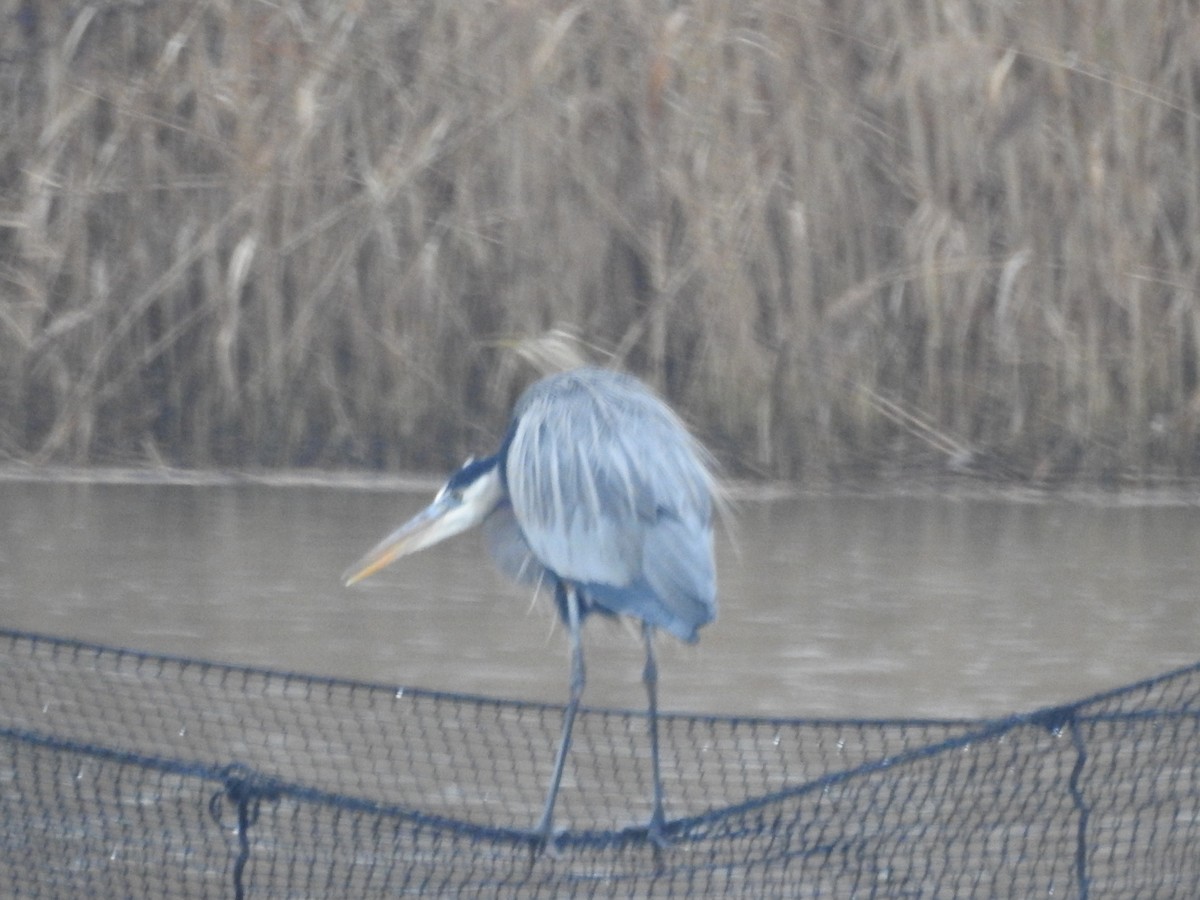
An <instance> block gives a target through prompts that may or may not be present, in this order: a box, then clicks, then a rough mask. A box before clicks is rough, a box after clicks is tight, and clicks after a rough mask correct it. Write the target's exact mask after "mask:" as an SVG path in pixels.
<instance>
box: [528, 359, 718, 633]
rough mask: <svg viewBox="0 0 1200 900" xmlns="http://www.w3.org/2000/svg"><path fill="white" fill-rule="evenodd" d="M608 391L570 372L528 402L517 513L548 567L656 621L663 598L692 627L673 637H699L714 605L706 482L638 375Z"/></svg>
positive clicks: (614, 382) (682, 434) (615, 605)
mask: <svg viewBox="0 0 1200 900" xmlns="http://www.w3.org/2000/svg"><path fill="white" fill-rule="evenodd" d="M603 374H604V375H605V376H611V373H603ZM603 387H604V390H603V392H599V393H598V392H596V391H594V390H593V389H592V385H590V384H589V383H588V382H587V381H585V380H582V379H572V377H571V376H570V375H567V376H562V377H560V378H559V379H557V380H547V381H545V382H541V383H539V385H536V386H535V388H534V389H531V392H530V393H529V394H527V395H526V396H525V397H523V398H522V401H521V402H520V403H519V404H518V408H517V410H516V411H515V413H514V415H515V416H516V419H515V426H514V430H513V433H512V438H511V443H510V444H509V447H508V453H507V458H506V469H505V473H506V479H507V483H508V492H509V498H510V502H511V504H512V511H513V515H514V517H515V519H516V521H517V523H518V524H519V526H520V529H521V531H522V533H523V534H524V537H525V539H526V541H527V543H528V546H529V548H530V549H531V551H532V552H533V554H534V555H535V556H536V557H537V559H538V560H539V561H540V562H541V563H542V565H543V566H545V567H546V568H547V569H550V570H552V571H553V572H555V573H556V574H558V575H559V576H560V577H562V578H565V579H567V580H571V581H575V582H578V583H581V584H588V585H592V586H595V587H596V588H598V589H599V590H597V591H596V593H597V595H598V596H597V599H599V600H600V601H601V602H602V603H603V605H605V606H606V607H608V608H610V609H612V611H614V612H627V613H630V614H634V615H640V616H641V617H642V618H646V619H647V620H648V621H649V620H650V619H651V618H653V617H651V616H647V615H646V614H645V613H644V611H643V610H644V608H645V604H646V603H648V602H653V601H654V599H655V597H654V596H653V595H657V600H658V601H659V602H660V603H661V604H663V605H664V606H665V608H666V609H669V610H671V614H672V616H673V615H675V614H676V613H677V614H678V615H679V616H681V617H682V618H683V620H684V621H686V622H688V623H690V624H689V626H688V627H687V629H681V628H672V629H671V630H673V631H676V632H677V633H679V632H680V631H681V630H688V631H692V630H694V628H695V627H698V624H703V623H704V622H707V621H709V620H710V619H711V618H712V614H713V611H714V609H715V596H714V595H715V587H714V579H713V576H712V559H711V554H712V550H711V547H712V530H711V490H712V484H711V479H710V476H709V475H708V472H707V470H706V469H705V468H704V466H703V464H702V463H701V462H700V460H699V457H698V455H697V449H696V447H695V445H694V443H693V442H692V439H691V437H690V436H689V435H688V434H687V432H686V430H685V429H684V428H683V426H682V425H681V424H680V423H679V422H678V420H676V419H675V417H674V415H673V414H672V413H671V412H670V410H669V409H667V407H666V406H665V405H664V404H662V402H661V401H659V400H658V399H657V398H655V397H654V396H653V395H652V394H650V393H649V392H648V391H646V390H645V389H644V388H642V387H641V386H640V385H638V384H637V382H635V381H633V380H632V379H626V378H623V377H616V376H612V377H608V378H606V381H605V383H604V385H603ZM602 588H608V589H609V590H602ZM647 589H648V590H647ZM621 590H627V591H630V592H631V593H629V594H627V595H625V596H621V595H620V591H621ZM606 596H607V598H608V599H607V601H606ZM625 607H630V608H625ZM664 612H665V610H664ZM658 624H661V623H658Z"/></svg>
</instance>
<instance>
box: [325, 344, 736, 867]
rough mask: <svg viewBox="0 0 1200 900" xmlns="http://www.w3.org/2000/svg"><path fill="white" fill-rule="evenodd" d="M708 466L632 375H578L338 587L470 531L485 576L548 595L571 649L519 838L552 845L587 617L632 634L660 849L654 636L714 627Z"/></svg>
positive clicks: (531, 394)
mask: <svg viewBox="0 0 1200 900" xmlns="http://www.w3.org/2000/svg"><path fill="white" fill-rule="evenodd" d="M719 499H720V495H719V492H718V485H717V480H716V476H715V474H714V467H713V465H712V462H711V457H710V456H709V455H708V453H707V452H706V451H705V450H704V449H703V447H702V446H701V445H700V443H699V442H698V441H697V440H696V439H695V438H694V437H693V436H692V435H691V434H690V432H689V431H688V429H687V428H686V427H685V426H684V424H683V423H682V422H681V421H680V419H679V418H678V416H676V414H675V413H674V412H673V411H672V410H671V409H670V407H669V406H668V405H667V404H666V403H665V402H664V401H663V400H661V399H660V398H659V397H658V396H657V395H656V394H655V393H654V392H653V391H651V389H650V388H649V387H647V386H646V385H644V384H643V383H642V382H641V381H639V380H638V379H636V378H635V377H633V376H631V375H627V374H624V373H621V372H617V371H613V370H609V369H601V368H592V367H583V368H578V369H573V370H570V371H566V372H558V373H555V374H552V375H548V376H546V377H544V378H542V379H541V380H539V381H537V382H535V383H534V384H532V385H531V386H529V387H528V388H526V390H525V391H524V393H522V394H521V396H520V397H519V398H518V400H517V402H516V404H515V405H514V407H513V411H512V414H511V417H510V419H509V422H508V427H507V431H506V433H505V435H504V438H503V440H502V441H501V443H500V447H499V449H498V450H497V451H496V452H495V453H494V454H492V455H491V456H488V457H486V458H483V459H469V460H467V462H466V463H464V464H463V466H462V467H461V468H460V469H458V470H457V471H456V472H454V473H453V474H452V475H451V476H450V477H449V478H448V479H447V481H446V483H445V484H444V485H443V486H442V488H441V489H440V490H439V491H438V492H437V494H436V496H435V497H434V499H433V502H432V503H430V505H429V506H428V507H426V508H425V509H424V510H423V511H422V512H420V513H418V514H417V515H416V516H415V517H413V518H412V519H410V520H409V521H408V522H406V523H405V524H403V525H401V526H400V527H399V528H397V529H396V530H395V531H393V532H392V533H391V534H389V535H388V536H387V537H385V538H384V539H383V540H382V541H380V542H379V543H378V544H377V545H376V546H375V547H374V548H372V549H371V550H370V551H369V552H367V553H366V555H364V556H363V557H362V559H360V560H359V561H358V562H357V563H356V564H355V565H353V566H351V567H350V568H349V569H348V570H347V571H346V572H345V574H344V575H343V581H344V582H345V584H346V585H347V586H349V585H352V584H354V583H356V582H358V581H361V580H362V579H364V578H366V577H368V576H369V575H372V574H374V573H375V572H377V571H379V570H380V569H382V568H384V567H385V566H387V565H390V564H391V563H392V562H394V561H396V560H397V559H400V558H401V557H403V556H407V555H408V554H411V553H415V552H416V551H418V550H421V549H424V548H426V547H430V546H432V545H434V544H436V543H439V542H440V541H443V540H445V539H446V538H449V537H451V536H453V535H456V534H459V533H461V532H464V531H466V530H468V529H470V528H473V527H475V526H482V528H483V532H484V535H485V542H486V544H487V547H488V550H489V551H490V554H491V556H492V558H493V561H494V562H495V563H496V565H497V567H498V568H499V569H500V570H501V571H502V572H504V573H505V574H507V575H509V576H510V577H512V578H513V579H514V580H516V581H517V582H520V583H524V584H532V585H535V586H547V587H549V588H551V589H552V591H553V595H554V600H555V603H556V605H557V608H558V613H559V615H560V616H561V618H562V621H563V623H564V624H565V626H566V632H567V637H568V641H569V646H570V677H569V693H568V699H567V703H566V706H565V707H564V711H563V720H562V731H561V734H560V737H559V742H558V749H557V752H556V754H555V759H554V769H553V773H552V775H551V779H550V784H549V787H548V789H547V792H546V801H545V806H544V807H543V810H542V815H541V817H540V819H539V820H538V821H537V824H536V825H535V826H534V828H533V829H532V830H531V831H530V832H529V835H530V836H531V838H532V839H533V841H534V844H535V848H536V849H544V848H545V847H546V846H547V845H548V844H549V843H550V842H551V841H552V840H554V839H555V835H554V829H553V819H554V805H555V800H556V799H557V796H558V790H559V784H560V782H561V780H562V774H563V765H564V763H565V761H566V759H567V755H568V752H569V749H570V745H571V731H572V728H573V726H574V722H575V716H576V713H577V711H578V708H579V702H580V698H581V697H582V695H583V691H584V686H585V683H586V676H585V669H584V659H583V649H582V645H581V643H580V629H581V626H582V625H583V623H584V621H585V620H586V619H587V618H588V617H589V616H591V615H593V614H599V615H602V616H607V617H622V616H623V617H629V618H632V619H633V620H636V621H639V622H640V623H641V630H642V638H643V642H644V644H645V666H644V668H643V670H642V681H643V683H644V686H645V690H646V696H647V706H648V722H649V736H650V744H651V766H652V770H653V771H652V774H653V811H652V814H651V817H650V821H649V823H648V824H647V826H646V832H645V834H646V837H647V838H648V839H649V840H651V841H652V842H653V843H654V845H655V848H656V852H657V851H658V850H659V849H660V848H664V847H666V846H668V845H669V844H670V837H669V835H668V832H667V827H666V826H667V823H666V820H665V816H664V812H663V788H662V775H661V767H660V761H659V749H658V688H657V685H658V666H657V663H656V660H655V653H654V638H655V632H656V631H658V630H662V631H666V632H667V633H669V634H671V635H673V636H674V637H676V638H679V639H680V640H682V641H684V642H687V643H694V642H695V641H696V640H697V639H698V632H699V629H700V628H701V627H703V626H704V625H707V624H708V623H710V622H712V621H713V620H714V619H715V618H716V615H717V591H716V566H715V562H714V555H713V510H714V506H715V505H716V504H717V503H719Z"/></svg>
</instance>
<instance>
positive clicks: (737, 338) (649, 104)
mask: <svg viewBox="0 0 1200 900" xmlns="http://www.w3.org/2000/svg"><path fill="white" fill-rule="evenodd" d="M60 7H70V10H65V9H62V8H60ZM0 15H2V16H3V20H2V21H3V23H4V24H3V26H2V27H0V104H2V107H0V109H2V111H3V122H4V125H3V129H2V131H0V453H3V454H5V455H8V456H9V457H19V458H34V459H38V460H69V461H78V462H87V461H96V460H101V461H105V460H123V461H127V460H131V459H132V460H150V461H157V460H164V461H167V462H171V463H174V464H181V465H195V466H201V465H212V464H219V465H241V464H251V465H276V464H301V465H307V464H322V465H330V464H332V465H341V464H367V465H378V466H416V467H441V466H444V465H446V464H447V463H448V462H450V461H453V460H454V459H455V458H457V457H459V456H461V455H463V454H464V453H465V452H467V451H469V450H478V449H481V448H486V447H487V446H488V445H489V444H490V443H491V442H492V441H493V440H494V439H495V437H496V435H497V434H499V432H500V430H501V428H502V425H503V418H504V416H505V412H506V410H507V407H508V404H509V403H510V401H511V399H512V397H513V396H514V393H515V392H516V391H517V390H519V388H520V387H521V385H522V384H523V382H524V381H525V380H527V379H528V377H529V375H530V372H529V371H527V370H526V369H525V368H524V367H523V366H522V364H521V363H520V362H519V361H518V359H517V357H515V356H514V355H512V354H511V353H508V352H506V351H505V350H504V349H503V347H502V344H503V341H499V342H498V341H497V340H496V339H497V338H513V337H520V336H528V335H534V334H538V333H541V332H544V331H546V330H548V329H550V328H552V327H569V328H573V329H574V330H575V331H576V333H578V334H579V335H580V337H581V338H582V339H583V340H584V341H586V342H587V343H588V344H590V345H592V346H596V347H601V348H604V350H605V351H606V352H607V354H609V355H611V356H612V357H614V358H615V361H616V363H617V364H620V365H622V366H623V367H625V368H627V369H630V370H632V371H634V372H636V373H638V374H641V375H642V376H643V377H645V378H646V379H648V380H649V381H651V382H652V383H654V384H655V385H657V386H658V387H659V388H660V389H661V390H662V391H663V392H664V393H665V394H666V395H667V396H668V397H669V398H670V399H671V400H672V402H673V403H674V404H675V405H676V406H677V407H678V408H680V410H681V411H682V412H683V413H684V415H685V416H686V417H687V418H688V419H689V420H690V421H691V422H692V423H693V424H694V425H695V427H696V429H697V430H698V431H699V432H700V433H701V435H702V436H703V437H704V438H705V439H706V441H708V442H709V443H710V445H712V446H713V447H714V448H715V449H716V450H717V452H718V454H719V455H721V456H722V457H724V458H725V459H726V460H727V461H728V462H729V463H730V468H731V469H733V470H734V471H746V472H757V473H762V474H766V475H775V476H788V477H798V476H799V477H804V476H822V477H823V476H828V475H834V476H838V475H841V476H845V475H851V474H865V473H871V472H877V471H881V470H891V469H895V468H904V467H911V466H917V467H929V466H944V465H950V466H952V467H965V468H976V469H981V470H984V471H989V472H999V473H1003V474H1006V475H1010V476H1014V477H1027V478H1038V479H1047V478H1052V477H1057V476H1063V475H1080V476H1087V477H1097V476H1099V477H1116V478H1124V477H1129V478H1134V479H1146V478H1152V477H1159V476H1163V475H1172V476H1173V475H1195V474H1197V472H1198V471H1200V443H1198V440H1197V438H1198V421H1200V387H1198V385H1200V299H1198V294H1200V96H1198V94H1200V12H1198V11H1197V7H1196V4H1195V2H1194V0H1147V2H1143V3H1128V2H1124V0H1081V2H1079V3H1072V4H1064V3H1017V2H1004V0H843V2H838V3H835V2H831V0H824V2H822V0H789V2H779V0H749V2H741V0H739V2H732V0H696V2H691V3H686V4H683V5H676V4H672V3H667V2H650V3H647V2H642V0H637V2H634V0H616V2H607V0H605V2H599V0H590V2H588V0H581V2H577V3H567V2H558V0H556V2H539V0H507V2H490V3H482V2H468V3H460V2H451V0H417V2H405V3H396V2H392V0H345V2H341V3H324V2H320V3H319V2H315V0H311V2H302V0H278V2H272V3H266V2H254V0H200V2H196V0H186V2H185V0H162V2H157V3H150V4H134V3H126V2H116V0H113V2H109V3H101V2H97V3H90V4H87V3H79V4H62V5H53V4H38V3H31V2H28V0H0Z"/></svg>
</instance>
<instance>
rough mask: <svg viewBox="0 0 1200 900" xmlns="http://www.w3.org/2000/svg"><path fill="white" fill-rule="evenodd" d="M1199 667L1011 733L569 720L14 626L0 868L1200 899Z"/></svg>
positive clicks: (501, 886)
mask: <svg viewBox="0 0 1200 900" xmlns="http://www.w3.org/2000/svg"><path fill="white" fill-rule="evenodd" d="M1198 712H1200V665H1198V666H1195V667H1191V668H1188V669H1184V670H1180V671H1177V672H1172V673H1169V674H1167V675H1163V676H1162V677H1159V678H1156V679H1153V680H1150V681H1146V682H1141V683H1138V684H1135V685H1131V686H1128V687H1125V688H1122V689H1120V690H1116V691H1111V692H1108V693H1106V694H1103V695H1098V696H1096V697H1092V698H1088V699H1086V700H1082V701H1080V702H1078V703H1074V704H1070V705H1066V706H1061V707H1055V708H1052V709H1045V710H1040V711H1037V712H1034V713H1031V714H1027V715H1020V716H1014V717H1011V718H1006V719H1003V720H986V721H985V720H980V721H923V720H906V721H900V720H897V721H823V720H817V721H813V720H780V719H759V718H755V719H748V718H747V719H742V718H728V717H712V716H686V715H669V716H665V717H663V719H662V720H661V723H660V740H661V741H662V750H663V779H664V787H665V790H666V795H667V803H668V806H667V815H668V818H669V819H670V822H669V823H668V831H669V833H670V835H671V837H672V842H671V844H670V845H669V846H668V847H666V848H665V849H661V850H660V849H656V848H655V847H654V846H652V845H651V844H650V843H649V842H648V841H647V840H646V839H645V833H644V825H645V822H646V821H647V820H648V818H649V816H650V796H651V782H650V750H649V744H648V732H647V728H646V716H645V714H644V713H643V712H640V711H634V712H624V711H612V710H584V711H582V712H581V713H580V715H579V718H578V720H577V722H576V726H575V738H574V743H573V745H572V748H571V753H570V758H569V760H568V764H567V768H566V772H565V774H564V778H563V786H562V793H561V794H560V797H559V804H558V809H557V812H556V825H557V826H559V827H560V828H562V829H563V832H562V833H561V834H560V835H559V836H558V838H557V840H556V842H555V845H554V847H553V848H552V850H551V851H548V852H546V853H543V854H540V855H535V854H533V853H531V850H530V841H529V837H528V834H527V829H529V828H530V827H531V825H532V824H533V822H534V821H536V819H537V817H538V815H539V814H540V812H541V806H542V803H543V801H544V792H545V789H546V784H547V781H548V779H549V777H550V771H551V768H552V767H553V761H554V751H555V748H556V745H557V740H558V732H559V729H560V727H561V722H562V718H561V717H562V708H561V707H557V706H553V705H541V704H530V703H520V702H512V701H505V700H489V699H481V698H477V697H467V696H459V695H451V694H443V693H434V692H429V691H423V690H409V689H402V690H398V689H396V688H394V687H386V686H381V685H373V684H365V683H358V682H350V681H342V680H336V679H328V678H317V677H309V676H304V675H297V674H290V673H283V672H273V671H266V670H261V669H253V668H243V667H235V666H226V665H219V664H215V663H211V662H203V661H197V660H188V659H181V658H175V657H165V656H157V655H151V654H146V653H141V652H135V651H131V650H122V649H117V648H109V647H103V646H97V645H93V644H86V643H80V642H77V641H70V640H62V639H58V638H50V637H44V636H38V635H30V634H24V633H17V632H9V631H0V884H4V885H5V886H6V887H7V888H8V894H9V895H11V896H21V897H24V896H30V897H78V896H121V897H150V896H153V897H162V896H170V897H230V896H235V897H325V896H354V897H372V896H396V895H403V894H415V893H425V894H431V895H455V896H459V895H461V896H471V895H486V896H516V895H519V896H522V897H524V896H563V895H566V894H574V895H583V896H589V895H594V896H614V895H616V896H636V897H645V896H696V895H705V894H709V895H711V894H724V895H735V896H736V895H742V896H754V897H760V896H770V895H787V896H793V897H809V896H811V897H818V896H820V897H828V896H862V897H918V896H921V897H931V896H939V897H941V896H946V897H948V896H953V897H995V896H1034V895H1043V896H1056V897H1129V896H1134V895H1137V896H1151V895H1154V896H1168V895H1169V896H1200V852H1197V848H1198V847H1200V756H1198V754H1197V749H1198V748H1200V734H1198V722H1200V717H1198Z"/></svg>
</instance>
